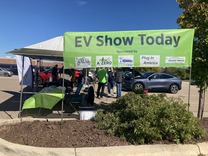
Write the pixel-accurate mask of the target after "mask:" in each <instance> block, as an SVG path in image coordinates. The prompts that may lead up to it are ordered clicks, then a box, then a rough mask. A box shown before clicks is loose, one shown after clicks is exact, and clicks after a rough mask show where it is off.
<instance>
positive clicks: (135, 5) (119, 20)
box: [0, 0, 182, 57]
mask: <svg viewBox="0 0 208 156" xmlns="http://www.w3.org/2000/svg"><path fill="white" fill-rule="evenodd" d="M180 13H182V10H181V9H180V8H179V6H178V3H177V2H176V0H145V1H143V0H1V1H0V21H1V22H0V57H5V56H8V55H7V54H5V53H6V52H8V51H11V50H13V49H18V48H22V47H25V46H29V45H32V44H36V43H38V42H42V41H45V40H48V39H51V38H54V37H57V36H61V35H63V34H64V33H65V32H70V31H71V32H91V31H125V30H157V29H177V28H179V26H178V25H177V23H176V21H177V18H178V16H179V14H180ZM9 56H11V57H14V56H13V55H9Z"/></svg>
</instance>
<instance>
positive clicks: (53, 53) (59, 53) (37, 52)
mask: <svg viewBox="0 0 208 156" xmlns="http://www.w3.org/2000/svg"><path fill="white" fill-rule="evenodd" d="M6 53H7V54H14V55H22V56H27V57H30V58H33V59H47V60H57V61H63V36H58V37H55V38H52V39H49V40H46V41H43V42H39V43H37V44H33V45H30V46H26V47H24V48H20V49H14V50H12V51H9V52H6Z"/></svg>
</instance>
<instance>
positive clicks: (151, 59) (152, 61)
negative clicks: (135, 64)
mask: <svg viewBox="0 0 208 156" xmlns="http://www.w3.org/2000/svg"><path fill="white" fill-rule="evenodd" d="M140 66H141V67H159V66H160V56H159V55H140Z"/></svg>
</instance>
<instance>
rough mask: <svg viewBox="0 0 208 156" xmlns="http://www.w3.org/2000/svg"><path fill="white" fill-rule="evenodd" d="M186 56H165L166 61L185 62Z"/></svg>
mask: <svg viewBox="0 0 208 156" xmlns="http://www.w3.org/2000/svg"><path fill="white" fill-rule="evenodd" d="M185 60H186V58H185V57H183V56H182V57H181V56H180V57H179V56H178V57H175V56H167V57H165V63H185Z"/></svg>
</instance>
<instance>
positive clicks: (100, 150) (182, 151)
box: [0, 139, 208, 156]
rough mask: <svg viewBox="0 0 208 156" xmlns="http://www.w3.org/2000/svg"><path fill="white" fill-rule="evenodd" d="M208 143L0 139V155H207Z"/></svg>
mask: <svg viewBox="0 0 208 156" xmlns="http://www.w3.org/2000/svg"><path fill="white" fill-rule="evenodd" d="M207 147H208V143H199V144H187V145H175V144H170V145H138V146H132V145H131V146H112V147H95V148H94V147H87V148H44V147H32V146H26V145H19V144H14V143H10V142H8V141H5V140H3V139H0V155H1V156H106V155H108V156H127V155H128V156H199V155H200V154H201V156H208V148H207Z"/></svg>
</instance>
